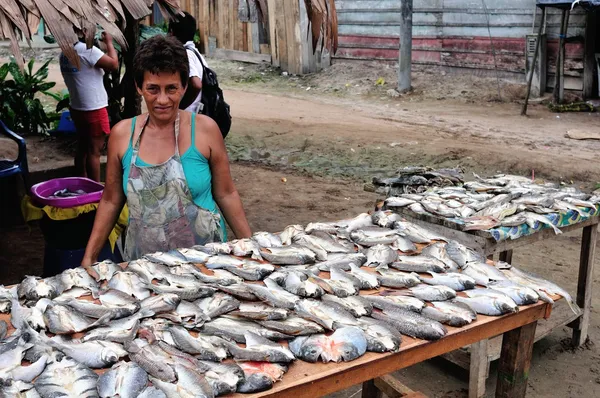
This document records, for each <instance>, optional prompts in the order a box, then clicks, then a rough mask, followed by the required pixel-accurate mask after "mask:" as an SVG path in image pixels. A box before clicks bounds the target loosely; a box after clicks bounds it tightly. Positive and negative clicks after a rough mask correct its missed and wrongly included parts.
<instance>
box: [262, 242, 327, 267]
mask: <svg viewBox="0 0 600 398" xmlns="http://www.w3.org/2000/svg"><path fill="white" fill-rule="evenodd" d="M260 254H261V256H262V257H263V258H264V259H265V260H267V261H269V262H270V263H271V264H277V265H303V264H312V263H314V262H315V260H316V255H315V253H314V252H313V251H312V250H310V248H307V247H304V246H302V245H298V244H290V245H286V246H282V247H269V248H264V249H263V250H261V252H260Z"/></svg>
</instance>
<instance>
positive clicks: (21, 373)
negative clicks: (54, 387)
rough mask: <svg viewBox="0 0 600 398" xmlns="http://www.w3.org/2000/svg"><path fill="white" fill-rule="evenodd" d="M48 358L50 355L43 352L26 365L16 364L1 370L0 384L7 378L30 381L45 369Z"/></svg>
mask: <svg viewBox="0 0 600 398" xmlns="http://www.w3.org/2000/svg"><path fill="white" fill-rule="evenodd" d="M49 358H50V356H49V355H48V354H43V355H42V356H40V357H39V358H38V359H37V361H35V362H33V363H32V364H30V365H28V366H22V365H18V366H16V367H14V368H12V369H4V370H1V371H0V380H1V381H2V382H1V383H0V384H2V383H4V382H5V381H6V380H8V379H12V380H19V381H24V382H26V383H31V382H32V381H33V380H34V379H35V378H36V377H38V376H39V375H40V374H41V373H42V372H43V371H44V369H46V365H47V363H48V359H49ZM1 396H2V394H0V397H1Z"/></svg>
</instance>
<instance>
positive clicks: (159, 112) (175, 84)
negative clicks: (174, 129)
mask: <svg viewBox="0 0 600 398" xmlns="http://www.w3.org/2000/svg"><path fill="white" fill-rule="evenodd" d="M138 93H140V95H141V96H142V97H144V101H146V106H147V107H148V112H149V113H150V115H152V116H153V117H155V118H156V119H158V120H164V121H167V120H171V119H172V118H173V117H174V116H175V113H176V112H177V110H178V109H179V103H180V102H181V99H182V98H183V95H184V94H185V86H183V85H182V84H181V78H180V76H179V73H177V72H175V73H168V72H162V73H158V74H153V73H150V72H148V71H146V72H145V73H144V83H143V85H142V87H138Z"/></svg>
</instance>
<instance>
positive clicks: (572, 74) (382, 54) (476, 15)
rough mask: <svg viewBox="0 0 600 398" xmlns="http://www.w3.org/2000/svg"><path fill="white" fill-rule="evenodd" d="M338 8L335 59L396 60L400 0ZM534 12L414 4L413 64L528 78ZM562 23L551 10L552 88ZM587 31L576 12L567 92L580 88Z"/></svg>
mask: <svg viewBox="0 0 600 398" xmlns="http://www.w3.org/2000/svg"><path fill="white" fill-rule="evenodd" d="M484 1H485V3H484ZM484 5H485V6H484ZM336 6H337V8H338V21H339V32H340V48H339V50H338V52H337V54H336V57H335V58H338V59H382V60H397V57H398V46H399V30H400V26H399V20H400V0H336ZM534 9H535V0H414V14H413V62H414V63H417V64H426V65H440V66H449V67H459V68H470V69H483V70H493V69H494V68H495V65H497V68H498V69H499V70H501V71H504V72H509V73H515V74H520V75H523V76H524V70H525V36H526V35H527V34H531V33H532V31H533V18H534V17H533V15H534ZM540 14H541V11H539V10H538V12H537V18H536V23H538V22H539V19H540ZM488 24H489V28H488ZM559 25H560V12H559V11H556V10H552V9H549V11H548V21H547V31H546V32H547V34H548V70H549V79H548V83H549V85H551V84H553V74H554V63H555V54H556V49H557V38H558V31H559ZM584 30H585V14H584V13H583V12H582V11H578V10H575V11H573V12H572V13H571V18H570V24H569V30H568V37H569V38H570V40H569V43H568V44H567V49H566V53H567V60H566V65H565V73H566V81H565V85H566V87H567V88H569V89H575V90H580V89H581V88H582V80H581V76H582V73H583V63H582V61H583V35H584ZM490 35H491V38H492V40H490ZM494 51H495V53H496V57H495V60H494V56H493V52H494Z"/></svg>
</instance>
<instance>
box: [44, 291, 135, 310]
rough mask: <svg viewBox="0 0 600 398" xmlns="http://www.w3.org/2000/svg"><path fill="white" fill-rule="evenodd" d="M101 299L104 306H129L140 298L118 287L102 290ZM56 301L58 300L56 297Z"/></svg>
mask: <svg viewBox="0 0 600 398" xmlns="http://www.w3.org/2000/svg"><path fill="white" fill-rule="evenodd" d="M99 300H100V303H101V304H102V305H103V306H105V307H109V308H119V307H128V306H131V305H136V304H138V300H137V299H136V298H134V297H132V296H131V295H129V294H127V293H124V292H122V291H120V290H116V289H107V290H103V291H100V293H99ZM54 301H56V299H55V300H54Z"/></svg>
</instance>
